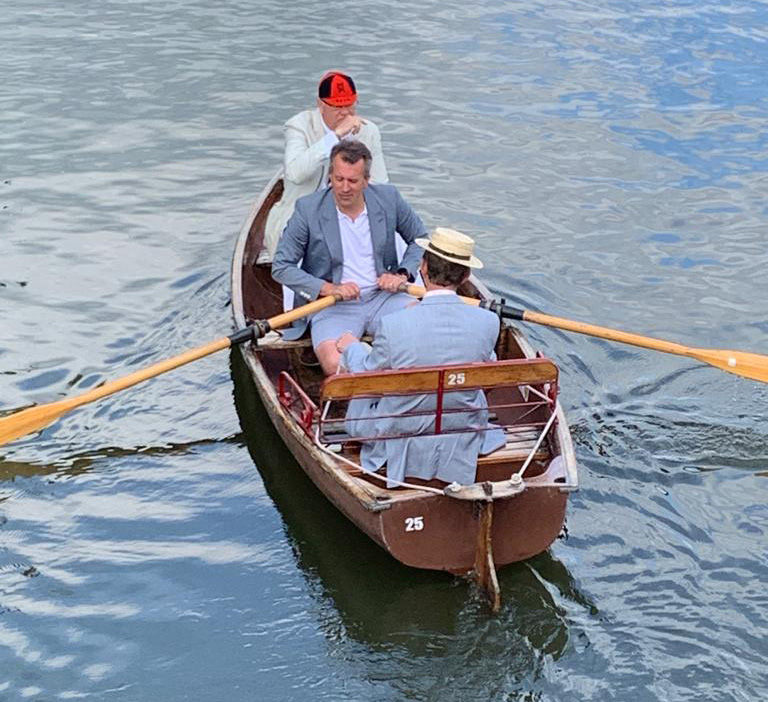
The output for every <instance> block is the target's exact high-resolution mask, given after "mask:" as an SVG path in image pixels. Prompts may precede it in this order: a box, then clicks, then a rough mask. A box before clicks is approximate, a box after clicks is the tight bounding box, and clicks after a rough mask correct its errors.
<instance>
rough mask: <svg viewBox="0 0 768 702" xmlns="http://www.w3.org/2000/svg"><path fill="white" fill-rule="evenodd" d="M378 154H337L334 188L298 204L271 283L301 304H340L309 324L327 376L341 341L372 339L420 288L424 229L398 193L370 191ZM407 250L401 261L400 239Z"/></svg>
mask: <svg viewBox="0 0 768 702" xmlns="http://www.w3.org/2000/svg"><path fill="white" fill-rule="evenodd" d="M370 168H371V152H370V151H369V150H368V149H367V148H366V146H365V144H363V143H362V142H359V141H342V142H340V143H338V144H336V146H334V147H333V149H332V150H331V172H330V182H331V185H330V187H329V188H326V189H324V190H320V191H318V192H316V193H312V194H311V195H306V196H305V197H302V198H300V199H299V200H298V202H297V203H296V209H295V211H294V213H293V215H292V216H291V219H290V220H289V221H288V224H287V225H286V227H285V231H284V233H283V236H282V238H281V239H280V243H279V244H278V247H277V251H276V252H275V259H274V261H273V262H272V277H273V278H274V279H275V280H276V281H277V282H278V283H281V284H282V285H285V286H287V287H289V288H290V289H291V290H292V291H293V292H294V293H295V295H296V300H297V301H298V302H299V304H303V303H305V302H309V301H311V300H314V299H316V298H318V297H324V296H326V295H335V296H337V297H338V298H340V300H341V301H340V302H337V303H336V304H335V305H333V306H332V307H328V308H326V309H324V310H322V311H321V312H318V313H316V314H314V315H313V316H312V317H311V320H310V331H311V333H312V345H313V347H314V349H315V354H316V355H317V358H318V360H319V361H320V365H321V366H322V367H323V370H324V371H325V373H326V375H330V374H331V373H335V372H336V369H337V368H338V365H339V358H340V354H339V352H338V350H337V348H336V340H337V339H338V338H339V337H340V336H341V335H342V334H343V333H344V332H351V336H352V337H354V338H360V337H362V335H363V333H364V332H366V331H368V332H370V331H372V330H373V329H374V328H375V325H376V323H377V321H378V319H379V318H380V317H381V316H383V315H385V314H388V313H389V312H394V311H396V310H398V309H402V308H403V307H404V306H405V305H407V304H408V303H409V302H410V301H411V300H410V298H409V297H408V296H407V295H405V294H404V293H399V292H397V291H398V286H400V285H401V284H402V283H404V282H406V281H407V280H413V277H414V276H415V274H416V272H417V269H418V266H419V262H420V261H421V255H422V251H421V249H420V248H419V246H418V244H417V243H416V241H415V239H416V237H419V236H423V235H424V233H425V229H424V225H423V223H422V221H421V219H419V216H418V215H417V214H416V213H415V212H414V211H413V209H412V208H411V206H410V205H409V204H408V203H407V202H406V201H405V200H404V199H403V197H402V195H400V193H399V191H398V190H397V188H396V187H395V186H394V185H389V184H370V185H369V182H368V179H369V176H370ZM397 234H399V235H400V236H401V237H402V238H403V240H404V241H405V242H406V243H407V244H408V246H407V248H406V250H405V253H404V254H403V255H402V257H401V256H399V255H398V252H397V246H396V242H395V239H396V235H397ZM306 326H307V320H305V319H301V320H299V321H298V322H294V325H293V327H291V328H290V329H288V330H286V331H285V332H284V334H283V335H284V337H285V338H286V339H296V338H298V337H300V336H301V335H302V334H303V332H304V330H305V329H306Z"/></svg>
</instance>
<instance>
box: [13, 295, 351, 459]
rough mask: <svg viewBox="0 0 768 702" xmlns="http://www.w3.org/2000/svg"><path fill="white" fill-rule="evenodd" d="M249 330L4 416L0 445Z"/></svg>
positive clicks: (280, 322) (322, 304)
mask: <svg viewBox="0 0 768 702" xmlns="http://www.w3.org/2000/svg"><path fill="white" fill-rule="evenodd" d="M335 302H336V299H335V298H334V297H333V296H331V295H329V296H327V297H321V298H319V299H318V300H315V301H314V302H310V303H309V304H306V305H303V306H302V307H297V308H295V309H293V310H291V311H290V312H284V313H282V314H279V315H277V316H275V317H272V318H271V319H268V320H266V324H265V325H264V327H263V329H262V328H259V331H258V332H257V333H256V334H255V336H257V337H260V335H261V333H264V330H269V329H278V328H279V327H284V326H286V325H288V324H291V323H292V322H295V321H296V320H298V319H301V318H302V317H306V316H307V315H310V314H314V313H315V312H319V311H320V310H322V309H325V308H326V307H330V306H331V305H333V304H335ZM252 331H253V330H252V329H251V328H250V327H248V328H246V329H241V330H240V331H239V332H236V333H235V334H232V335H231V336H224V337H222V338H220V339H216V341H213V342H211V343H210V344H206V345H205V346H200V347H198V348H196V349H192V350H190V351H186V352H184V353H182V354H179V355H178V356H174V357H173V358H169V359H166V360H165V361H160V362H159V363H155V364H154V365H152V366H149V367H148V368H144V369H143V370H140V371H137V372H136V373H131V374H130V375H126V376H124V377H123V378H119V379H117V380H112V381H110V382H108V383H104V384H103V385H99V386H98V387H96V388H94V389H93V390H89V391H88V392H85V393H83V394H82V395H78V396H76V397H71V398H67V399H66V400H59V401H58V402H51V403H50V404H47V405H38V406H37V407H30V408H28V409H25V410H21V411H20V412H15V413H13V414H9V415H8V416H6V417H2V418H0V446H2V445H3V444H7V443H8V442H10V441H15V440H16V439H19V438H21V437H22V436H25V435H26V434H32V433H34V432H36V431H40V430H41V429H45V427H47V426H48V425H49V424H51V423H53V422H54V421H55V420H57V419H58V418H59V417H61V416H62V415H64V414H66V413H67V412H69V411H70V410H73V409H75V408H77V407H80V406H81V405H85V404H87V403H89V402H94V401H95V400H100V399H101V398H102V397H107V396H108V395H113V394H114V393H116V392H120V391H121V390H125V389H126V388H130V387H132V386H134V385H136V384H138V383H143V382H144V381H145V380H149V379H150V378H156V377H157V376H158V375H161V374H162V373H166V372H168V371H170V370H173V369H174V368H178V367H179V366H183V365H185V364H187V363H191V362H192V361H197V360H198V359H200V358H205V357H206V356H210V355H211V354H212V353H216V352H217V351H221V350H222V349H226V348H229V347H230V346H231V345H232V344H240V343H242V342H244V341H248V340H250V339H251V338H253V336H254V334H253V333H252Z"/></svg>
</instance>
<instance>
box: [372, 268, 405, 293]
mask: <svg viewBox="0 0 768 702" xmlns="http://www.w3.org/2000/svg"><path fill="white" fill-rule="evenodd" d="M407 282H408V276H405V275H399V274H397V273H382V274H381V275H380V276H379V279H378V280H377V281H376V284H377V285H378V286H379V288H380V289H381V290H386V291H387V292H393V293H394V292H397V291H398V290H399V288H400V286H401V285H402V284H403V283H407Z"/></svg>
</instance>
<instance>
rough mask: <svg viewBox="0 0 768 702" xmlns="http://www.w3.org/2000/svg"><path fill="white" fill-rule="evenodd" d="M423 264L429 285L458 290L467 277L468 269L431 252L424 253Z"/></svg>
mask: <svg viewBox="0 0 768 702" xmlns="http://www.w3.org/2000/svg"><path fill="white" fill-rule="evenodd" d="M424 262H425V263H426V264H427V275H428V276H429V280H430V282H431V283H434V284H435V285H442V286H445V287H449V288H458V287H459V285H461V284H462V283H463V282H464V280H465V279H466V278H467V277H468V276H469V267H468V266H462V265H461V264H460V263H453V262H451V261H446V260H445V259H444V258H440V256H436V255H435V254H433V253H432V252H431V251H425V252H424Z"/></svg>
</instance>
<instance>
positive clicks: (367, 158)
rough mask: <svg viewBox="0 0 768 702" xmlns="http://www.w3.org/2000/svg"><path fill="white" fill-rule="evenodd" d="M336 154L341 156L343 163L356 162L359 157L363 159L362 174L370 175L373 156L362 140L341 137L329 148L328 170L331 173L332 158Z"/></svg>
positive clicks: (367, 176)
mask: <svg viewBox="0 0 768 702" xmlns="http://www.w3.org/2000/svg"><path fill="white" fill-rule="evenodd" d="M336 156H339V157H341V160H342V161H344V162H345V163H357V162H358V161H359V160H360V159H363V161H364V162H365V165H364V166H363V175H364V176H365V177H366V178H370V177H371V161H372V160H373V156H371V152H370V151H369V150H368V147H367V146H366V145H365V144H363V142H362V141H357V140H356V139H342V140H341V141H340V142H339V143H338V144H336V146H334V147H333V148H332V149H331V167H330V170H329V171H328V172H329V173H333V159H334V158H336Z"/></svg>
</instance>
